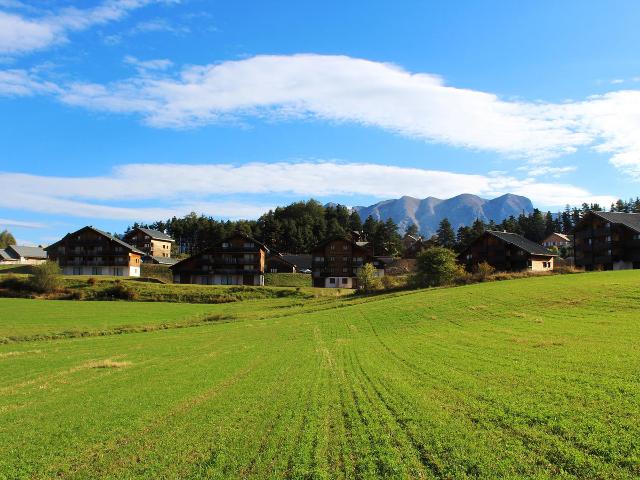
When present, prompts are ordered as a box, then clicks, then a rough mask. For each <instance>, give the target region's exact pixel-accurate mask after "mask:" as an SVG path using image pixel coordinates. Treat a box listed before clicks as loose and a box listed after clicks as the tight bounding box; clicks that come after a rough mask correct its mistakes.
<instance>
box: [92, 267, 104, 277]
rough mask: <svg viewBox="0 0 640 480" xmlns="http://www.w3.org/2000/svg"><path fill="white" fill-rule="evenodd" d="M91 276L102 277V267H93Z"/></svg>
mask: <svg viewBox="0 0 640 480" xmlns="http://www.w3.org/2000/svg"><path fill="white" fill-rule="evenodd" d="M91 275H102V267H93V268H92V269H91Z"/></svg>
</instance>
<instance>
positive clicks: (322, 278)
mask: <svg viewBox="0 0 640 480" xmlns="http://www.w3.org/2000/svg"><path fill="white" fill-rule="evenodd" d="M311 256H312V260H311V270H312V276H313V286H314V287H325V288H357V287H358V278H357V277H358V273H359V272H360V269H361V268H362V267H363V266H364V265H365V264H367V263H372V264H373V265H374V266H375V267H376V271H377V275H378V276H380V277H381V276H383V275H384V266H383V264H382V263H381V262H380V261H379V260H378V259H377V258H376V257H374V256H373V249H372V247H371V245H370V244H369V243H367V242H355V241H353V240H350V239H348V238H346V237H334V238H330V239H327V240H325V241H324V242H322V243H320V244H318V245H317V246H316V247H315V248H314V249H313V250H312V251H311Z"/></svg>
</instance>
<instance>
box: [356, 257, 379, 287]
mask: <svg viewBox="0 0 640 480" xmlns="http://www.w3.org/2000/svg"><path fill="white" fill-rule="evenodd" d="M379 285H380V280H379V279H378V277H377V276H376V267H374V266H373V263H367V264H365V265H364V266H363V267H362V268H361V269H360V271H359V272H358V289H359V290H360V291H362V292H364V293H369V292H372V291H374V290H376V289H377V288H379Z"/></svg>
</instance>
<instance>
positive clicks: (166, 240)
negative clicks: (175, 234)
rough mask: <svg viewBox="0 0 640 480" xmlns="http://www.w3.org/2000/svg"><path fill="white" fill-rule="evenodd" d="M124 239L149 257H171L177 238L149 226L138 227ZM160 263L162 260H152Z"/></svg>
mask: <svg viewBox="0 0 640 480" xmlns="http://www.w3.org/2000/svg"><path fill="white" fill-rule="evenodd" d="M124 240H125V241H126V242H127V243H129V244H130V245H133V246H134V247H136V248H137V249H138V250H142V251H143V252H144V253H146V254H147V255H148V256H149V257H158V258H170V257H171V246H172V244H173V243H175V240H174V239H173V238H171V237H170V236H169V235H167V234H166V233H163V232H161V231H159V230H151V229H149V228H140V227H136V228H134V229H133V230H131V231H130V232H128V233H127V234H126V235H125V236H124ZM152 263H160V262H152Z"/></svg>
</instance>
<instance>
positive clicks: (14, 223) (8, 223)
mask: <svg viewBox="0 0 640 480" xmlns="http://www.w3.org/2000/svg"><path fill="white" fill-rule="evenodd" d="M6 227H20V228H45V227H46V225H44V224H42V223H36V222H23V221H22V220H11V219H8V218H0V228H6Z"/></svg>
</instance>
